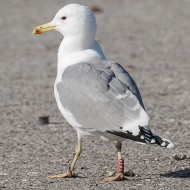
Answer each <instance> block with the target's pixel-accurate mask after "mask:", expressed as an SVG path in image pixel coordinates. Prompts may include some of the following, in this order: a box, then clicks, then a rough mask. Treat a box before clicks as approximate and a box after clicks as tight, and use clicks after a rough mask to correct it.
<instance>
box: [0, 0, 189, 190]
mask: <svg viewBox="0 0 190 190" xmlns="http://www.w3.org/2000/svg"><path fill="white" fill-rule="evenodd" d="M69 2H70V1H66V0H65V1H64V0H54V1H50V0H41V1H38V0H33V1H29V0H14V1H11V0H7V1H5V0H4V1H0V15H1V16H0V36H1V37H0V54H1V56H0V97H1V101H0V110H1V111H0V119H1V125H0V189H6V190H17V189H19V190H20V189H22V190H24V189H26V190H29V189H35V190H45V189H48V190H62V189H63V190H69V189H72V190H74V189H83V190H86V189H118V190H122V189H130V190H136V189H146V190H152V189H156V190H157V189H164V190H165V189H172V190H173V189H175V190H176V189H177V190H181V189H190V180H189V178H190V143H189V139H188V137H189V136H190V130H189V129H190V117H189V116H190V96H189V95H190V84H189V80H190V64H189V59H190V54H189V49H190V38H189V34H190V24H189V21H190V1H189V0H180V1H179V0H118V1H114V0H106V1H101V0H96V1H93V0H89V1H84V0H83V1H82V0H81V1H77V2H78V3H83V4H87V5H89V6H94V5H98V6H99V7H100V8H101V11H100V12H97V13H96V17H97V22H98V33H97V39H98V41H100V42H101V44H102V46H103V48H104V50H105V52H106V55H107V57H109V58H110V59H112V60H116V61H118V62H119V63H122V64H123V66H125V67H126V68H127V69H128V71H129V72H130V73H131V75H132V76H133V77H134V78H135V80H136V82H137V84H138V86H139V88H140V89H141V92H142V96H143V99H144V103H145V105H146V109H147V112H148V114H149V116H150V126H151V128H152V130H153V131H154V132H155V133H158V134H162V135H163V136H165V137H167V138H169V139H171V140H172V141H173V142H174V144H175V148H174V149H172V150H169V149H164V148H160V147H157V146H148V145H147V146H144V145H140V144H137V143H135V142H132V141H126V142H125V143H124V145H123V156H124V157H125V170H132V171H133V172H134V174H135V176H134V177H128V180H126V181H123V182H114V183H101V182H99V181H98V179H100V178H103V177H105V176H107V175H108V174H109V173H112V172H113V171H116V167H117V152H116V150H115V148H114V146H113V145H112V144H108V143H105V142H103V141H99V140H98V139H94V138H87V139H85V140H84V142H83V144H84V145H83V153H82V156H81V158H80V159H79V161H78V163H77V166H76V173H77V174H78V177H77V178H71V179H60V180H57V179H54V180H50V179H47V178H46V177H47V176H48V175H52V174H56V173H59V172H63V171H66V170H67V167H68V164H69V163H70V161H71V159H72V156H73V153H74V149H75V146H76V143H77V141H76V132H75V131H74V130H73V129H72V127H70V126H69V125H68V124H67V123H66V121H65V120H64V119H63V117H62V116H61V114H60V112H59V110H58V108H57V105H56V102H55V99H54V94H53V84H54V80H55V77H56V61H57V57H56V52H57V48H58V46H59V43H60V41H61V38H62V37H61V35H60V34H58V33H55V32H51V33H48V34H45V35H41V36H33V35H32V30H33V28H34V27H35V26H37V25H39V24H42V23H45V22H47V21H50V20H51V19H52V18H53V16H54V14H55V13H56V12H57V10H58V9H59V8H61V7H62V6H64V5H66V4H68V3H69ZM40 113H43V114H47V115H49V116H50V124H49V125H43V126H39V125H37V123H36V117H35V116H36V115H38V114H40Z"/></svg>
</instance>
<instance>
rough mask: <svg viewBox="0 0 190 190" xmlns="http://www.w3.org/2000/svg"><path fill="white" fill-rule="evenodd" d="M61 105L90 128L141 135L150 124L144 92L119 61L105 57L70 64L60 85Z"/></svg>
mask: <svg viewBox="0 0 190 190" xmlns="http://www.w3.org/2000/svg"><path fill="white" fill-rule="evenodd" d="M57 91H58V93H59V97H60V101H61V104H62V106H63V107H64V108H66V109H68V110H69V111H70V112H71V113H72V114H73V116H74V117H75V119H76V121H77V122H78V123H79V124H81V125H82V127H83V128H86V129H95V130H99V131H102V132H105V131H120V132H126V131H128V132H130V133H132V134H133V135H138V134H139V126H147V125H148V120H149V119H148V116H147V114H146V112H145V109H144V105H143V102H142V99H141V95H140V92H139V90H138V87H137V85H136V84H135V82H134V80H133V79H132V78H131V76H130V75H129V74H128V72H127V71H126V70H125V69H124V68H123V67H122V66H121V65H119V64H118V63H115V62H112V61H109V60H103V61H101V62H95V63H94V62H93V63H78V64H75V65H72V66H70V67H68V68H67V69H66V70H65V71H64V73H63V75H62V82H60V83H58V84H57Z"/></svg>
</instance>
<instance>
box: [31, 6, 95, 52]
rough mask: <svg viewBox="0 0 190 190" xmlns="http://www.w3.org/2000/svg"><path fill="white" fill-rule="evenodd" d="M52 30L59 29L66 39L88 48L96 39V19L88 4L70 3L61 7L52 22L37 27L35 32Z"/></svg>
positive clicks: (40, 32)
mask: <svg viewBox="0 0 190 190" xmlns="http://www.w3.org/2000/svg"><path fill="white" fill-rule="evenodd" d="M50 30H56V31H59V32H60V33H61V34H62V35H63V36H64V41H69V42H70V43H72V41H73V43H74V41H75V45H76V46H77V44H78V46H82V47H83V46H84V48H88V46H91V45H92V43H93V42H94V40H95V36H96V19H95V16H94V14H93V12H92V11H91V9H90V8H89V7H88V6H83V5H79V4H69V5H66V6H65V7H63V8H62V9H60V10H59V11H58V12H57V14H56V15H55V17H54V19H53V20H52V21H51V22H49V23H47V24H43V25H40V26H38V27H36V28H35V29H34V31H33V34H42V33H44V32H47V31H50ZM85 46H86V47H85Z"/></svg>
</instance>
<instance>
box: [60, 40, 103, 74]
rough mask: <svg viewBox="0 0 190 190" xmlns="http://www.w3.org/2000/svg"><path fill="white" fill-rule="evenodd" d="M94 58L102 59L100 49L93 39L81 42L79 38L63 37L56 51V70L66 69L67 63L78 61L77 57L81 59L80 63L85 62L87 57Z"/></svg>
mask: <svg viewBox="0 0 190 190" xmlns="http://www.w3.org/2000/svg"><path fill="white" fill-rule="evenodd" d="M79 55H80V56H79ZM94 56H98V57H102V58H104V53H103V51H102V48H101V47H100V45H99V44H98V42H96V41H95V40H94V39H90V40H81V38H76V37H75V38H74V37H73V38H72V37H69V38H68V37H64V38H63V40H62V42H61V44H60V46H59V50H58V70H60V69H61V68H63V67H66V65H67V64H68V62H70V64H75V62H76V61H79V60H80V59H79V57H81V60H80V61H81V62H82V61H86V59H87V57H88V58H89V57H94ZM76 58H77V59H76ZM83 59H84V60H83ZM75 60H76V61H75Z"/></svg>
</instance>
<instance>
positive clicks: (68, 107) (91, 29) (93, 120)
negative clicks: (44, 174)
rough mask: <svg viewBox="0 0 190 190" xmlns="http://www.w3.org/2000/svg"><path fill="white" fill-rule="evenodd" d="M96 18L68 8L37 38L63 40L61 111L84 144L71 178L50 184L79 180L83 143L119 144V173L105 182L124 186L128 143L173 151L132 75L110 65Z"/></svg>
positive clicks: (68, 174) (59, 78) (79, 8)
mask: <svg viewBox="0 0 190 190" xmlns="http://www.w3.org/2000/svg"><path fill="white" fill-rule="evenodd" d="M96 28H97V26H96V18H95V16H94V14H93V12H92V10H91V9H90V8H89V7H88V6H83V5H79V4H68V5H66V6H64V7H63V8H62V9H60V10H59V11H58V12H57V13H56V15H55V17H54V18H53V20H52V21H51V22H49V23H46V24H42V25H40V26H38V27H36V28H35V29H34V31H33V34H42V33H44V32H47V31H50V30H55V31H58V32H60V33H61V34H62V35H63V40H62V42H61V44H60V46H59V50H58V62H57V67H58V68H57V77H56V80H55V85H54V94H55V99H56V102H57V105H58V108H59V110H60V112H61V113H62V115H63V116H64V118H65V119H66V120H67V121H68V123H69V124H70V125H71V126H72V127H73V128H74V129H76V131H77V137H78V144H77V148H76V151H75V155H74V158H73V161H72V163H71V165H70V167H69V169H68V171H67V172H65V173H62V174H58V175H54V176H50V178H67V177H73V176H74V172H73V171H74V167H75V165H76V162H77V160H78V158H79V156H80V154H81V151H82V139H83V138H84V137H86V136H98V137H100V138H102V139H104V140H106V141H108V142H113V143H114V144H115V146H116V148H117V152H118V173H117V175H116V176H112V177H107V178H104V179H102V181H104V182H111V181H121V180H124V179H126V178H125V176H124V159H123V157H122V155H121V147H122V142H123V141H125V140H126V139H129V140H133V141H137V142H139V143H144V144H155V145H160V146H161V147H167V148H173V146H174V145H173V143H172V142H170V141H169V140H167V139H165V138H163V137H160V136H158V135H155V134H153V133H152V132H151V130H150V128H149V125H148V122H149V117H148V115H147V113H146V110H145V106H144V103H143V101H142V98H141V94H140V91H139V89H138V87H137V85H136V83H135V81H134V80H133V78H132V77H131V75H130V74H129V73H128V72H127V71H126V70H125V69H124V68H123V67H122V66H121V65H120V64H119V63H117V62H115V61H111V60H109V59H107V58H106V57H105V55H104V52H103V50H102V48H101V46H100V44H99V43H98V42H97V41H96V40H95V37H96Z"/></svg>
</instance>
